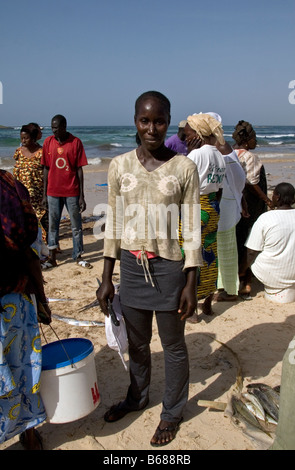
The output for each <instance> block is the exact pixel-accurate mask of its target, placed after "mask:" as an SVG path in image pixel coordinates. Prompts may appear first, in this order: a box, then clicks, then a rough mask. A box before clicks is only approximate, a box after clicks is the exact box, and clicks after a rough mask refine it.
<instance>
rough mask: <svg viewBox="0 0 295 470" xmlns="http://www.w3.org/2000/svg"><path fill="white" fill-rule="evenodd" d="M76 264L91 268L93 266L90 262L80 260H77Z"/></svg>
mask: <svg viewBox="0 0 295 470" xmlns="http://www.w3.org/2000/svg"><path fill="white" fill-rule="evenodd" d="M77 265H78V266H80V267H81V268H86V269H91V268H93V266H92V264H90V263H88V261H84V260H80V261H77Z"/></svg>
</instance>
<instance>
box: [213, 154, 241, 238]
mask: <svg viewBox="0 0 295 470" xmlns="http://www.w3.org/2000/svg"><path fill="white" fill-rule="evenodd" d="M223 158H224V161H225V164H226V170H225V178H224V185H223V191H222V198H221V201H220V218H219V222H218V231H219V232H225V231H227V230H230V229H231V228H232V227H235V226H236V225H237V223H238V222H239V220H240V218H241V212H242V194H243V189H244V186H245V183H246V174H245V171H244V169H243V167H242V165H241V164H240V162H239V159H238V156H237V154H236V152H235V151H234V150H233V151H232V153H230V154H229V155H223Z"/></svg>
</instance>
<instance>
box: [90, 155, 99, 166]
mask: <svg viewBox="0 0 295 470" xmlns="http://www.w3.org/2000/svg"><path fill="white" fill-rule="evenodd" d="M87 161H88V165H99V164H100V163H101V158H99V157H96V158H88V159H87Z"/></svg>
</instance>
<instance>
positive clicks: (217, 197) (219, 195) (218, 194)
mask: <svg viewBox="0 0 295 470" xmlns="http://www.w3.org/2000/svg"><path fill="white" fill-rule="evenodd" d="M221 198H222V188H219V190H218V191H217V193H216V199H217V201H218V202H220V201H221Z"/></svg>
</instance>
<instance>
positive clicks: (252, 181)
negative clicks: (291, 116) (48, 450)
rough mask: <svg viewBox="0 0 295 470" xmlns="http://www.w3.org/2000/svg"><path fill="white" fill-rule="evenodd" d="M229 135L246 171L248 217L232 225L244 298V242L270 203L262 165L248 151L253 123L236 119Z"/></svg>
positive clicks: (247, 286) (247, 282) (247, 280)
mask: <svg viewBox="0 0 295 470" xmlns="http://www.w3.org/2000/svg"><path fill="white" fill-rule="evenodd" d="M232 136H233V139H234V141H235V145H234V149H235V151H236V154H237V155H238V158H239V161H240V163H241V165H242V167H243V168H244V170H245V172H246V185H245V188H244V197H245V200H246V203H247V207H248V217H242V218H241V220H240V221H239V223H238V224H237V227H236V234H237V244H238V256H239V273H240V274H239V277H240V290H239V294H240V295H241V296H242V297H243V298H244V299H245V300H248V299H249V300H250V299H251V295H250V294H251V277H252V275H251V270H250V269H247V270H245V263H246V262H247V250H246V247H245V242H246V240H247V238H248V235H249V232H250V230H251V227H252V225H253V224H254V222H255V221H256V220H257V218H258V217H259V216H260V215H261V214H262V213H263V212H265V211H266V210H267V206H269V207H272V201H271V200H270V199H269V198H268V197H267V181H266V175H265V169H264V166H263V164H262V163H261V161H260V159H259V157H258V156H257V155H256V154H254V153H252V152H250V150H254V149H255V147H256V145H257V141H256V132H255V130H254V129H253V126H252V125H251V124H250V123H249V122H246V121H239V122H238V124H237V125H236V127H235V131H234V133H233V135H232ZM241 273H243V274H241Z"/></svg>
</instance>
